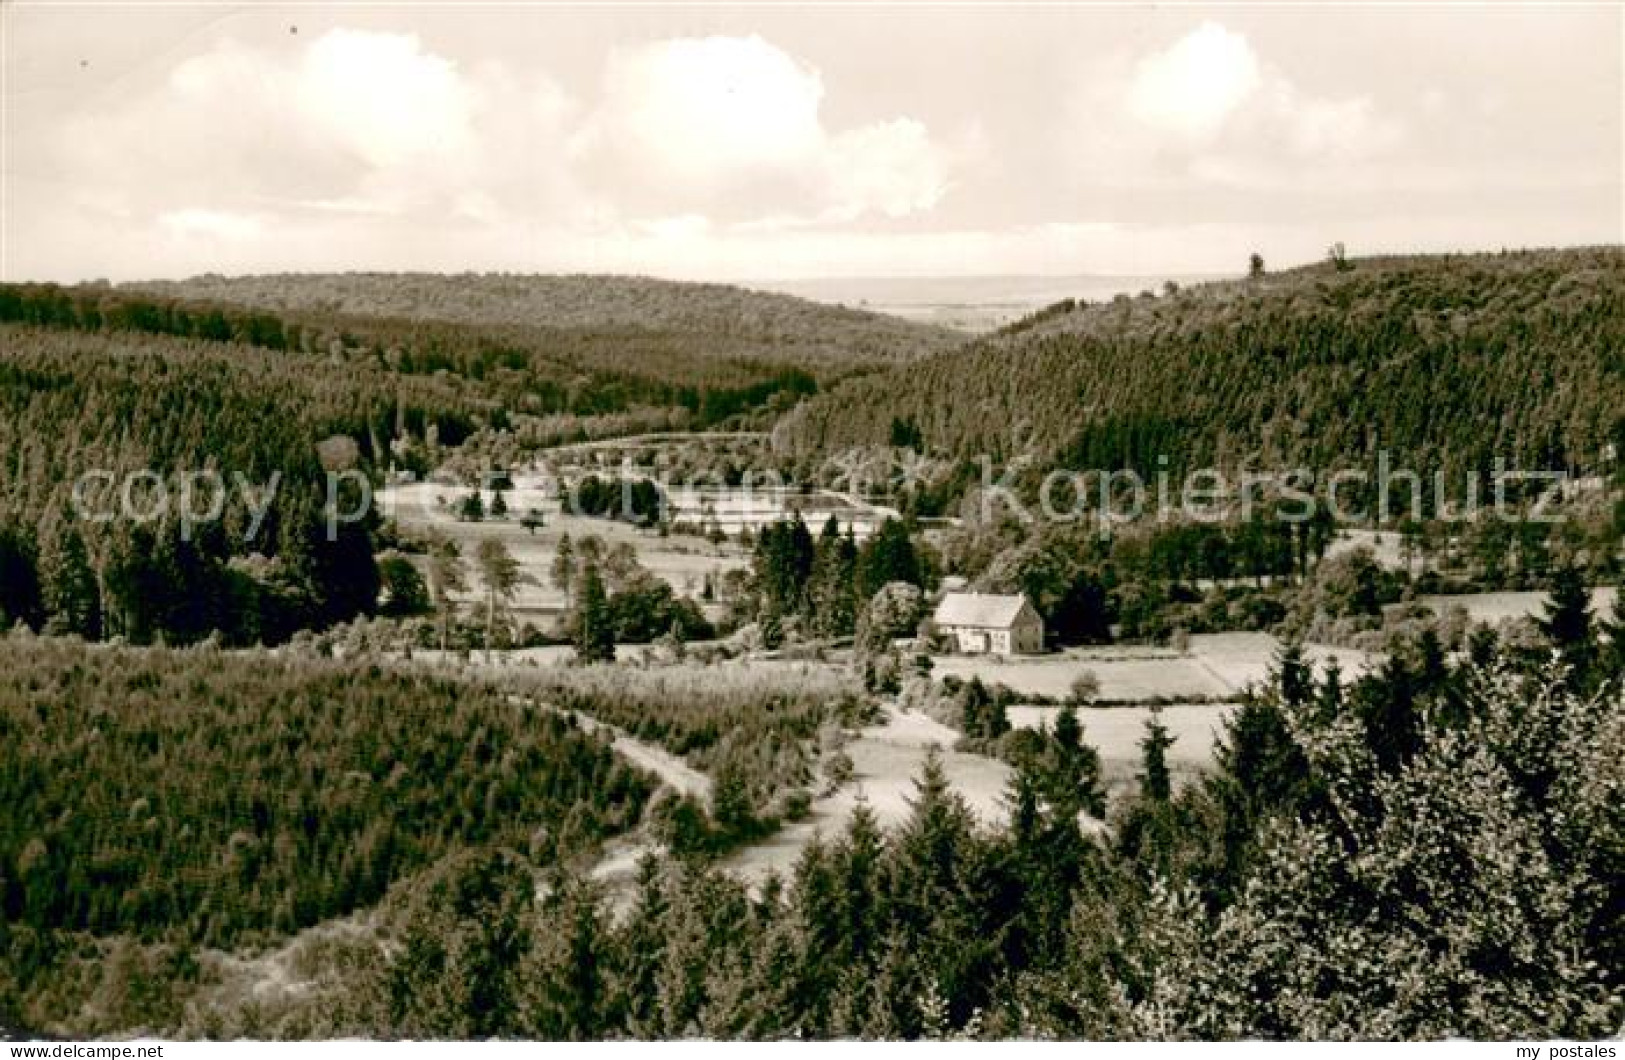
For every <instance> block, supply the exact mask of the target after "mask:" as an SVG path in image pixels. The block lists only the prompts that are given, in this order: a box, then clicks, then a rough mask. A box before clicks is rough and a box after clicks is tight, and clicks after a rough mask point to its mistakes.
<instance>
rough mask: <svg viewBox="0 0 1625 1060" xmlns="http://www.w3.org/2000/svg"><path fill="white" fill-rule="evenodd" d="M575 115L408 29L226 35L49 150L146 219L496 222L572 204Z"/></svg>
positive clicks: (565, 105)
mask: <svg viewBox="0 0 1625 1060" xmlns="http://www.w3.org/2000/svg"><path fill="white" fill-rule="evenodd" d="M571 108H572V104H571V103H570V101H569V100H568V99H567V97H565V95H564V94H563V92H562V91H561V90H559V89H558V88H557V86H556V85H554V84H553V83H552V82H551V81H549V80H548V79H547V78H545V77H543V76H541V75H537V74H526V75H525V76H524V77H517V76H514V75H511V74H509V73H508V72H507V71H506V70H505V69H503V68H500V67H485V68H481V69H478V70H474V71H469V70H465V69H462V68H460V67H459V66H458V65H457V64H455V63H453V62H452V61H450V60H448V59H446V58H444V57H442V56H440V55H437V54H435V53H433V52H432V51H429V50H428V49H426V48H425V47H424V45H423V43H422V42H421V41H420V40H419V39H418V38H417V37H416V36H415V35H411V34H397V33H383V32H363V31H358V30H348V29H335V30H331V31H329V32H327V33H325V34H323V35H322V36H320V37H318V38H316V39H315V40H313V41H310V42H309V43H307V44H305V45H304V46H302V47H300V48H298V49H287V48H265V47H257V48H250V47H246V46H243V45H241V44H237V43H235V42H233V41H230V40H225V41H221V42H219V43H217V44H216V45H215V46H214V47H212V48H211V49H210V50H208V51H206V52H203V53H201V54H198V55H195V56H192V57H190V58H188V59H185V60H183V61H182V62H180V63H179V64H178V65H177V66H175V67H174V69H173V70H171V71H170V72H169V75H168V76H167V78H165V79H163V80H162V81H161V82H159V83H158V84H156V85H155V86H153V87H152V88H150V89H149V90H147V91H145V92H140V93H137V94H134V95H132V96H129V97H127V98H125V99H123V100H120V101H119V102H117V103H115V104H112V105H109V106H106V107H104V108H102V109H99V110H97V111H94V112H91V113H87V114H84V115H81V116H79V117H78V118H77V119H75V120H73V121H70V122H68V123H67V124H66V125H65V126H64V128H63V129H62V130H61V133H60V136H59V139H58V142H57V148H58V150H59V151H60V152H61V155H62V158H63V160H64V165H65V167H66V168H67V169H68V170H69V171H70V172H72V173H73V174H74V176H75V180H74V185H75V189H76V191H77V192H78V193H79V194H80V195H81V196H82V197H84V199H85V200H90V199H95V200H96V201H99V202H101V203H102V204H103V205H104V206H106V207H108V208H109V209H112V210H115V211H118V212H122V213H130V214H137V215H140V214H144V215H145V216H147V217H149V218H154V219H158V218H160V217H167V216H171V215H173V216H177V217H182V218H185V217H188V216H203V215H206V214H208V213H211V212H213V213H216V214H221V215H224V214H227V213H231V212H237V213H244V212H261V213H266V212H271V211H276V210H281V211H284V212H287V213H290V214H299V213H305V212H312V211H313V212H318V213H327V214H353V215H370V216H384V215H399V214H404V213H411V212H414V211H434V212H439V213H446V214H451V215H456V216H461V217H464V218H481V217H484V218H491V219H494V218H496V217H500V216H503V215H504V214H505V213H506V212H509V211H512V210H518V209H534V208H535V207H536V206H537V205H538V204H548V203H556V202H559V201H569V200H570V199H571V196H572V191H571V189H570V188H569V186H568V184H567V182H566V181H564V180H563V179H561V177H562V174H561V172H560V167H559V166H558V158H559V157H560V156H561V155H562V154H563V151H564V145H565V143H566V140H567V134H566V128H565V126H566V123H567V122H568V121H569V120H570V116H571V113H572V109H571ZM171 227H172V226H171Z"/></svg>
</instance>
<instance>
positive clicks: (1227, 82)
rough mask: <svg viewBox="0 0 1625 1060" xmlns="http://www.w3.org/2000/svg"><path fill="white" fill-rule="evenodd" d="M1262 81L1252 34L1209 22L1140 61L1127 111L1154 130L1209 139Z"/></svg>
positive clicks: (1131, 85)
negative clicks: (1243, 34)
mask: <svg viewBox="0 0 1625 1060" xmlns="http://www.w3.org/2000/svg"><path fill="white" fill-rule="evenodd" d="M1261 80H1262V78H1261V75H1260V73H1259V66H1258V57H1257V56H1256V55H1254V54H1253V49H1252V46H1251V45H1249V44H1248V43H1247V38H1246V37H1243V36H1242V35H1241V34H1239V33H1232V32H1230V31H1229V30H1227V29H1225V28H1224V27H1223V26H1221V25H1219V24H1218V23H1216V22H1206V23H1203V24H1202V26H1201V27H1199V28H1198V29H1196V30H1195V31H1193V32H1192V33H1190V34H1189V35H1187V36H1185V37H1184V38H1182V39H1181V40H1179V41H1178V42H1177V43H1175V44H1174V45H1173V46H1172V47H1171V48H1168V49H1166V50H1165V51H1161V52H1157V53H1155V54H1152V55H1148V56H1146V57H1145V58H1143V59H1141V60H1140V62H1139V63H1138V65H1137V66H1136V67H1135V70H1134V76H1133V80H1132V81H1130V82H1129V86H1128V92H1127V105H1128V111H1129V113H1130V114H1132V115H1133V116H1134V117H1135V118H1137V119H1138V120H1140V121H1141V122H1143V123H1145V124H1146V125H1149V126H1151V127H1153V128H1157V129H1163V130H1167V131H1169V132H1172V133H1175V134H1177V135H1180V136H1186V137H1190V138H1191V139H1195V140H1207V139H1210V138H1211V137H1213V136H1214V135H1215V134H1217V133H1218V132H1219V131H1220V130H1221V129H1222V128H1223V126H1224V123H1225V121H1226V119H1228V118H1229V117H1230V116H1231V115H1232V114H1234V113H1235V111H1236V109H1237V108H1239V107H1240V106H1242V105H1243V104H1244V103H1246V102H1247V100H1248V98H1249V97H1251V96H1252V95H1253V94H1254V93H1256V92H1257V91H1258V87H1259V83H1260V81H1261Z"/></svg>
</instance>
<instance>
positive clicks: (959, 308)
mask: <svg viewBox="0 0 1625 1060" xmlns="http://www.w3.org/2000/svg"><path fill="white" fill-rule="evenodd" d="M1213 278H1214V277H1212V276H1113V275H1105V274H1101V275H1095V274H1090V273H1079V274H1073V275H1064V276H1029V275H1009V276H1003V275H983V276H850V277H848V276H842V277H829V278H823V279H811V280H769V281H762V282H753V283H752V284H751V286H753V287H758V288H760V289H762V290H766V291H779V292H782V293H784V294H791V295H795V296H797V297H799V298H811V299H813V300H815V301H819V302H831V303H836V304H839V305H850V306H856V307H858V308H859V309H867V310H870V311H872V312H877V313H886V314H888V315H890V316H896V317H902V318H903V319H905V320H912V321H916V322H918V323H925V324H940V325H943V326H945V327H951V328H954V329H955V330H957V331H964V332H971V333H981V332H987V331H992V330H993V329H994V328H997V327H1000V326H1002V325H1004V324H1008V323H1010V322H1012V321H1014V320H1018V319H1020V318H1021V317H1024V316H1027V315H1028V314H1030V313H1032V312H1033V311H1035V310H1037V309H1039V308H1041V307H1043V306H1046V305H1051V304H1053V303H1055V302H1058V301H1061V300H1062V299H1064V298H1074V299H1077V298H1087V299H1089V300H1091V301H1092V300H1096V299H1109V298H1112V297H1113V296H1115V295H1117V294H1123V293H1127V294H1137V293H1139V292H1140V291H1146V290H1151V291H1155V290H1160V289H1161V288H1162V286H1163V284H1164V283H1165V282H1167V281H1168V280H1173V281H1175V282H1176V283H1178V284H1180V285H1185V284H1190V283H1199V282H1202V281H1204V280H1209V279H1213Z"/></svg>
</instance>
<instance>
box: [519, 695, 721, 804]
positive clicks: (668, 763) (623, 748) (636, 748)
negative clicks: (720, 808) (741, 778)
mask: <svg viewBox="0 0 1625 1060" xmlns="http://www.w3.org/2000/svg"><path fill="white" fill-rule="evenodd" d="M548 709H549V710H559V709H560V708H558V707H548ZM560 712H561V713H567V714H570V715H571V716H573V717H574V718H575V720H576V722H577V723H578V724H579V725H580V726H581V727H582V728H583V729H585V730H587V731H588V732H603V733H607V734H608V735H609V736H610V746H611V747H613V748H614V749H615V753H616V754H618V755H620V756H621V757H622V758H625V759H626V760H627V761H629V762H631V763H633V764H634V765H637V766H640V767H642V768H644V769H647V770H648V771H649V772H651V773H653V774H654V775H655V776H657V777H659V778H660V780H661V782H662V783H664V784H666V785H667V786H668V787H670V788H671V789H672V790H674V791H676V792H677V793H678V794H679V795H692V796H694V797H695V798H697V799H710V798H711V778H710V777H708V776H706V775H705V774H704V773H701V772H700V771H699V770H697V769H695V768H694V767H693V766H691V765H689V764H688V763H687V762H685V761H683V760H682V759H681V758H679V757H677V756H676V755H674V754H672V753H671V752H670V751H668V750H666V749H665V748H663V747H656V746H655V745H654V744H649V743H644V742H643V741H642V740H639V739H638V738H637V737H635V736H632V735H630V734H629V733H627V732H625V731H624V730H622V729H619V728H616V727H615V726H613V725H610V724H608V723H607V722H602V721H599V720H598V719H597V718H593V717H590V716H588V715H586V714H582V713H581V712H580V711H560Z"/></svg>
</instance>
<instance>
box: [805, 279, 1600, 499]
mask: <svg viewBox="0 0 1625 1060" xmlns="http://www.w3.org/2000/svg"><path fill="white" fill-rule="evenodd" d="M1622 436H1625V252H1622V251H1621V250H1620V249H1619V248H1616V247H1608V248H1599V249H1582V250H1565V251H1539V252H1528V253H1509V254H1499V255H1472V256H1449V257H1427V258H1420V257H1419V258H1392V259H1368V260H1352V259H1351V260H1348V261H1345V262H1343V263H1342V264H1341V266H1339V265H1338V264H1337V263H1334V262H1328V263H1326V264H1323V265H1317V266H1313V267H1309V268H1303V269H1297V270H1293V271H1291V272H1288V273H1283V274H1281V275H1271V274H1263V275H1260V276H1258V277H1255V278H1253V279H1249V280H1241V281H1234V282H1226V283H1216V284H1208V285H1203V286H1200V287H1194V288H1191V289H1189V290H1177V289H1174V290H1170V291H1167V292H1165V293H1164V294H1163V295H1162V296H1160V297H1151V296H1149V295H1142V296H1141V297H1140V298H1138V299H1130V298H1126V297H1123V298H1119V299H1118V300H1116V301H1114V302H1111V303H1109V304H1101V305H1083V304H1075V303H1061V304H1059V305H1057V306H1054V307H1051V308H1050V309H1049V310H1046V311H1044V312H1042V313H1040V314H1036V315H1035V316H1034V317H1033V318H1030V319H1029V320H1027V321H1024V322H1022V323H1020V324H1018V325H1013V326H1012V327H1010V328H1007V329H1005V330H1004V331H1003V332H1001V333H999V334H996V335H993V336H990V337H988V338H985V339H982V340H980V341H977V342H975V343H972V344H969V345H967V346H965V347H963V348H961V349H959V350H955V351H950V352H948V353H945V354H941V355H938V356H936V357H932V358H930V359H928V360H925V361H923V362H920V363H918V364H913V365H909V366H907V367H906V368H900V369H897V370H894V371H892V372H888V373H884V374H878V375H874V376H870V377H867V378H863V379H857V380H852V381H848V382H846V383H844V384H842V385H841V386H839V387H838V388H836V389H835V390H833V391H832V392H830V393H827V394H824V395H821V396H820V397H818V398H816V399H814V400H812V401H809V402H807V403H805V404H804V405H803V406H802V407H800V408H799V409H797V410H796V412H794V413H793V414H792V415H791V416H789V417H788V418H787V419H786V420H785V421H784V423H783V424H782V426H781V428H780V430H779V432H778V438H777V440H778V443H779V444H780V445H781V446H782V447H785V448H787V449H788V450H789V451H791V452H794V453H796V454H799V455H801V456H803V457H810V456H815V455H827V454H830V453H833V452H837V451H840V450H842V449H845V448H847V447H851V446H861V445H887V444H893V445H897V444H902V445H905V446H909V447H912V448H916V449H919V450H922V451H927V452H930V453H934V454H938V455H941V456H943V457H946V458H949V460H950V462H951V461H964V460H970V459H974V458H975V457H977V456H979V455H982V454H987V455H988V456H990V457H992V458H993V459H994V460H995V462H999V463H1002V462H1005V461H1009V460H1013V459H1015V458H1017V457H1020V456H1024V455H1029V456H1032V457H1035V458H1036V460H1035V462H1034V463H1035V466H1037V467H1039V468H1045V469H1047V468H1048V467H1051V466H1055V465H1057V464H1059V465H1062V466H1065V467H1068V468H1071V469H1074V470H1085V469H1106V470H1112V469H1116V468H1120V467H1127V468H1135V469H1138V470H1139V471H1140V472H1141V473H1142V474H1144V475H1146V476H1147V478H1148V479H1149V478H1150V477H1151V476H1154V475H1155V473H1156V472H1157V470H1158V468H1159V463H1158V458H1159V457H1160V456H1166V457H1167V458H1168V463H1167V465H1166V466H1167V467H1168V468H1169V470H1170V471H1171V472H1173V473H1175V474H1177V473H1178V472H1179V471H1180V470H1182V469H1190V468H1195V467H1205V466H1217V467H1220V468H1222V469H1227V470H1234V469H1236V468H1237V467H1238V466H1240V465H1241V464H1242V463H1243V462H1244V461H1246V460H1248V459H1251V460H1252V463H1253V466H1254V467H1256V468H1259V469H1263V470H1280V469H1285V468H1295V467H1299V466H1307V467H1310V468H1313V469H1316V470H1317V471H1320V472H1322V473H1324V472H1326V471H1329V470H1331V469H1335V468H1342V467H1370V466H1372V465H1373V464H1374V462H1375V459H1376V454H1377V452H1378V451H1380V450H1387V451H1388V452H1389V453H1390V455H1391V459H1392V460H1393V462H1394V465H1395V466H1405V467H1409V468H1411V469H1414V470H1416V471H1417V472H1419V473H1422V474H1430V473H1432V472H1435V471H1443V472H1445V473H1446V474H1447V476H1449V479H1448V481H1449V482H1451V483H1452V484H1455V485H1457V486H1458V487H1459V486H1460V485H1461V484H1464V483H1465V481H1466V478H1467V476H1469V475H1470V474H1472V473H1475V472H1483V471H1487V470H1488V469H1489V468H1490V466H1491V461H1492V460H1493V459H1494V458H1495V457H1497V456H1499V457H1502V458H1504V459H1505V460H1506V461H1507V462H1508V464H1509V466H1519V465H1521V466H1523V467H1541V468H1559V469H1565V470H1569V471H1582V470H1587V469H1590V468H1593V467H1595V466H1596V465H1597V463H1598V462H1599V461H1600V460H1601V459H1602V457H1603V452H1604V448H1605V446H1606V445H1607V444H1608V443H1609V442H1618V441H1620V440H1621V439H1622Z"/></svg>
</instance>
